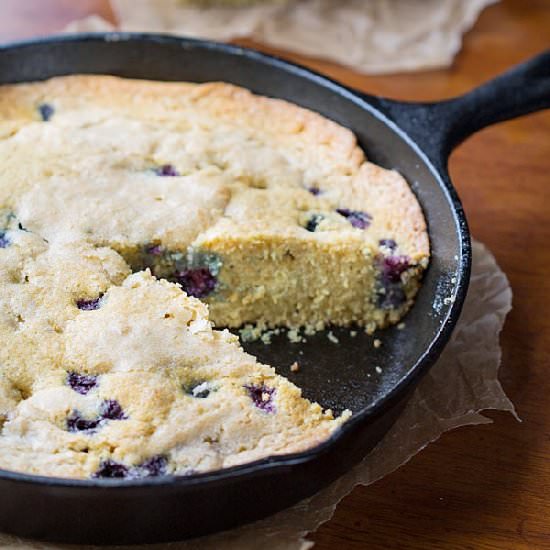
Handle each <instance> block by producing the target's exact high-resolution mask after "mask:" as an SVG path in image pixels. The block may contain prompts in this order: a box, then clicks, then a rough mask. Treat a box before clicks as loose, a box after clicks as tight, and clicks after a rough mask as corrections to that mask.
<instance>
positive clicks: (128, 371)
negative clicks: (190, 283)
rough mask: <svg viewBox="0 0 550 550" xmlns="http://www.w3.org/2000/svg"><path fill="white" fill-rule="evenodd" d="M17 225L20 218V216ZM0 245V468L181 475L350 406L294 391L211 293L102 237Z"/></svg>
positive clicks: (325, 431) (254, 450)
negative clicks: (246, 347)
mask: <svg viewBox="0 0 550 550" xmlns="http://www.w3.org/2000/svg"><path fill="white" fill-rule="evenodd" d="M16 225H17V224H16ZM4 240H5V242H7V243H9V244H8V245H7V246H5V247H3V248H0V307H1V316H0V337H1V339H2V342H3V346H2V348H1V350H0V364H1V369H0V468H4V469H9V470H16V471H20V472H26V473H32V474H40V475H50V476H59V477H72V478H86V477H96V478H103V477H106V478H109V477H115V478H136V477H150V476H158V475H168V474H177V475H188V474H190V473H195V472H204V471H209V470H214V469H219V468H225V467H228V466H233V465H237V464H242V463H245V462H250V461H253V460H256V459H260V458H264V457H266V456H270V455H275V454H281V453H289V452H296V451H300V450H305V449H307V448H309V447H312V446H314V445H316V444H318V443H320V442H322V441H324V440H325V439H326V438H327V437H329V436H330V434H331V433H332V432H333V431H334V430H335V429H337V428H338V426H339V425H340V424H341V423H342V422H343V421H344V420H345V419H346V418H347V417H348V416H349V413H344V414H343V415H342V416H341V417H339V418H338V419H333V417H332V414H331V412H330V411H325V412H323V410H322V409H321V407H320V406H319V405H317V404H312V403H310V402H309V401H307V400H306V399H304V398H302V397H301V392H300V390H299V389H298V388H297V387H296V386H295V385H294V384H292V383H290V382H289V381H287V380H285V379H284V378H282V377H280V376H277V375H276V374H275V371H274V369H272V368H271V367H269V366H266V365H262V364H260V363H258V362H257V361H256V360H255V359H254V358H253V357H252V356H250V355H248V354H246V353H245V352H244V351H243V350H242V349H241V348H240V346H239V344H238V339H237V337H236V336H234V335H232V334H231V333H229V332H228V331H227V330H226V331H215V330H212V327H211V323H210V321H209V319H208V312H207V306H206V305H204V304H203V303H201V302H200V301H199V300H197V299H196V298H192V297H188V296H186V295H185V293H184V292H182V290H181V288H180V287H179V286H177V285H175V284H173V283H169V282H167V281H159V280H157V279H155V278H154V277H153V276H152V275H151V274H150V273H149V272H148V271H142V272H140V273H136V274H133V275H132V274H129V269H128V267H127V265H126V264H125V262H124V260H123V259H122V258H121V257H120V256H119V255H118V254H117V253H116V252H114V251H112V250H110V249H108V248H97V247H94V246H92V245H89V244H87V243H72V244H52V245H48V244H47V243H46V242H45V241H44V240H43V239H42V238H40V237H38V236H36V235H34V234H32V233H30V232H27V231H23V230H21V229H18V228H13V229H8V230H7V231H5V232H4Z"/></svg>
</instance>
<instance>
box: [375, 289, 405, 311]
mask: <svg viewBox="0 0 550 550" xmlns="http://www.w3.org/2000/svg"><path fill="white" fill-rule="evenodd" d="M382 287H383V289H384V291H383V292H379V293H378V295H377V301H376V305H377V306H378V307H379V308H380V309H398V308H400V307H401V306H402V305H403V304H404V303H405V302H406V300H407V296H406V295H405V291H404V290H403V287H402V286H401V285H400V284H399V283H391V282H386V283H385V284H383V285H382Z"/></svg>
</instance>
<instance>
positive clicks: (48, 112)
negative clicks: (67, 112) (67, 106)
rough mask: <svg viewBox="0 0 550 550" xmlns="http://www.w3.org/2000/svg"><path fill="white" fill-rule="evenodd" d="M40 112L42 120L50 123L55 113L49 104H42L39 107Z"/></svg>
mask: <svg viewBox="0 0 550 550" xmlns="http://www.w3.org/2000/svg"><path fill="white" fill-rule="evenodd" d="M38 112H39V113H40V116H41V117H42V120H43V121H44V122H48V121H49V120H50V119H51V118H52V116H53V114H54V113H55V109H54V108H53V107H52V106H51V105H50V104H49V103H42V105H40V106H39V107H38Z"/></svg>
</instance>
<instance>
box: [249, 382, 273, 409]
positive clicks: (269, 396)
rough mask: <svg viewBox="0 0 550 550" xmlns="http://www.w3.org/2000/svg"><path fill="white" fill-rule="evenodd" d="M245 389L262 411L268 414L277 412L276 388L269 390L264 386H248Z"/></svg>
mask: <svg viewBox="0 0 550 550" xmlns="http://www.w3.org/2000/svg"><path fill="white" fill-rule="evenodd" d="M245 389H246V390H247V391H248V395H249V396H250V398H251V399H252V401H253V402H254V405H255V406H256V407H258V409H261V410H262V411H265V412H267V413H274V412H275V404H274V403H273V394H274V393H275V388H269V387H268V386H265V385H264V384H262V385H261V386H258V385H255V384H248V385H246V386H245Z"/></svg>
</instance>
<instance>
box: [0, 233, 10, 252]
mask: <svg viewBox="0 0 550 550" xmlns="http://www.w3.org/2000/svg"><path fill="white" fill-rule="evenodd" d="M10 244H11V241H10V239H9V238H8V236H7V235H6V234H5V233H3V232H1V233H0V248H8V246H9V245H10Z"/></svg>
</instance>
